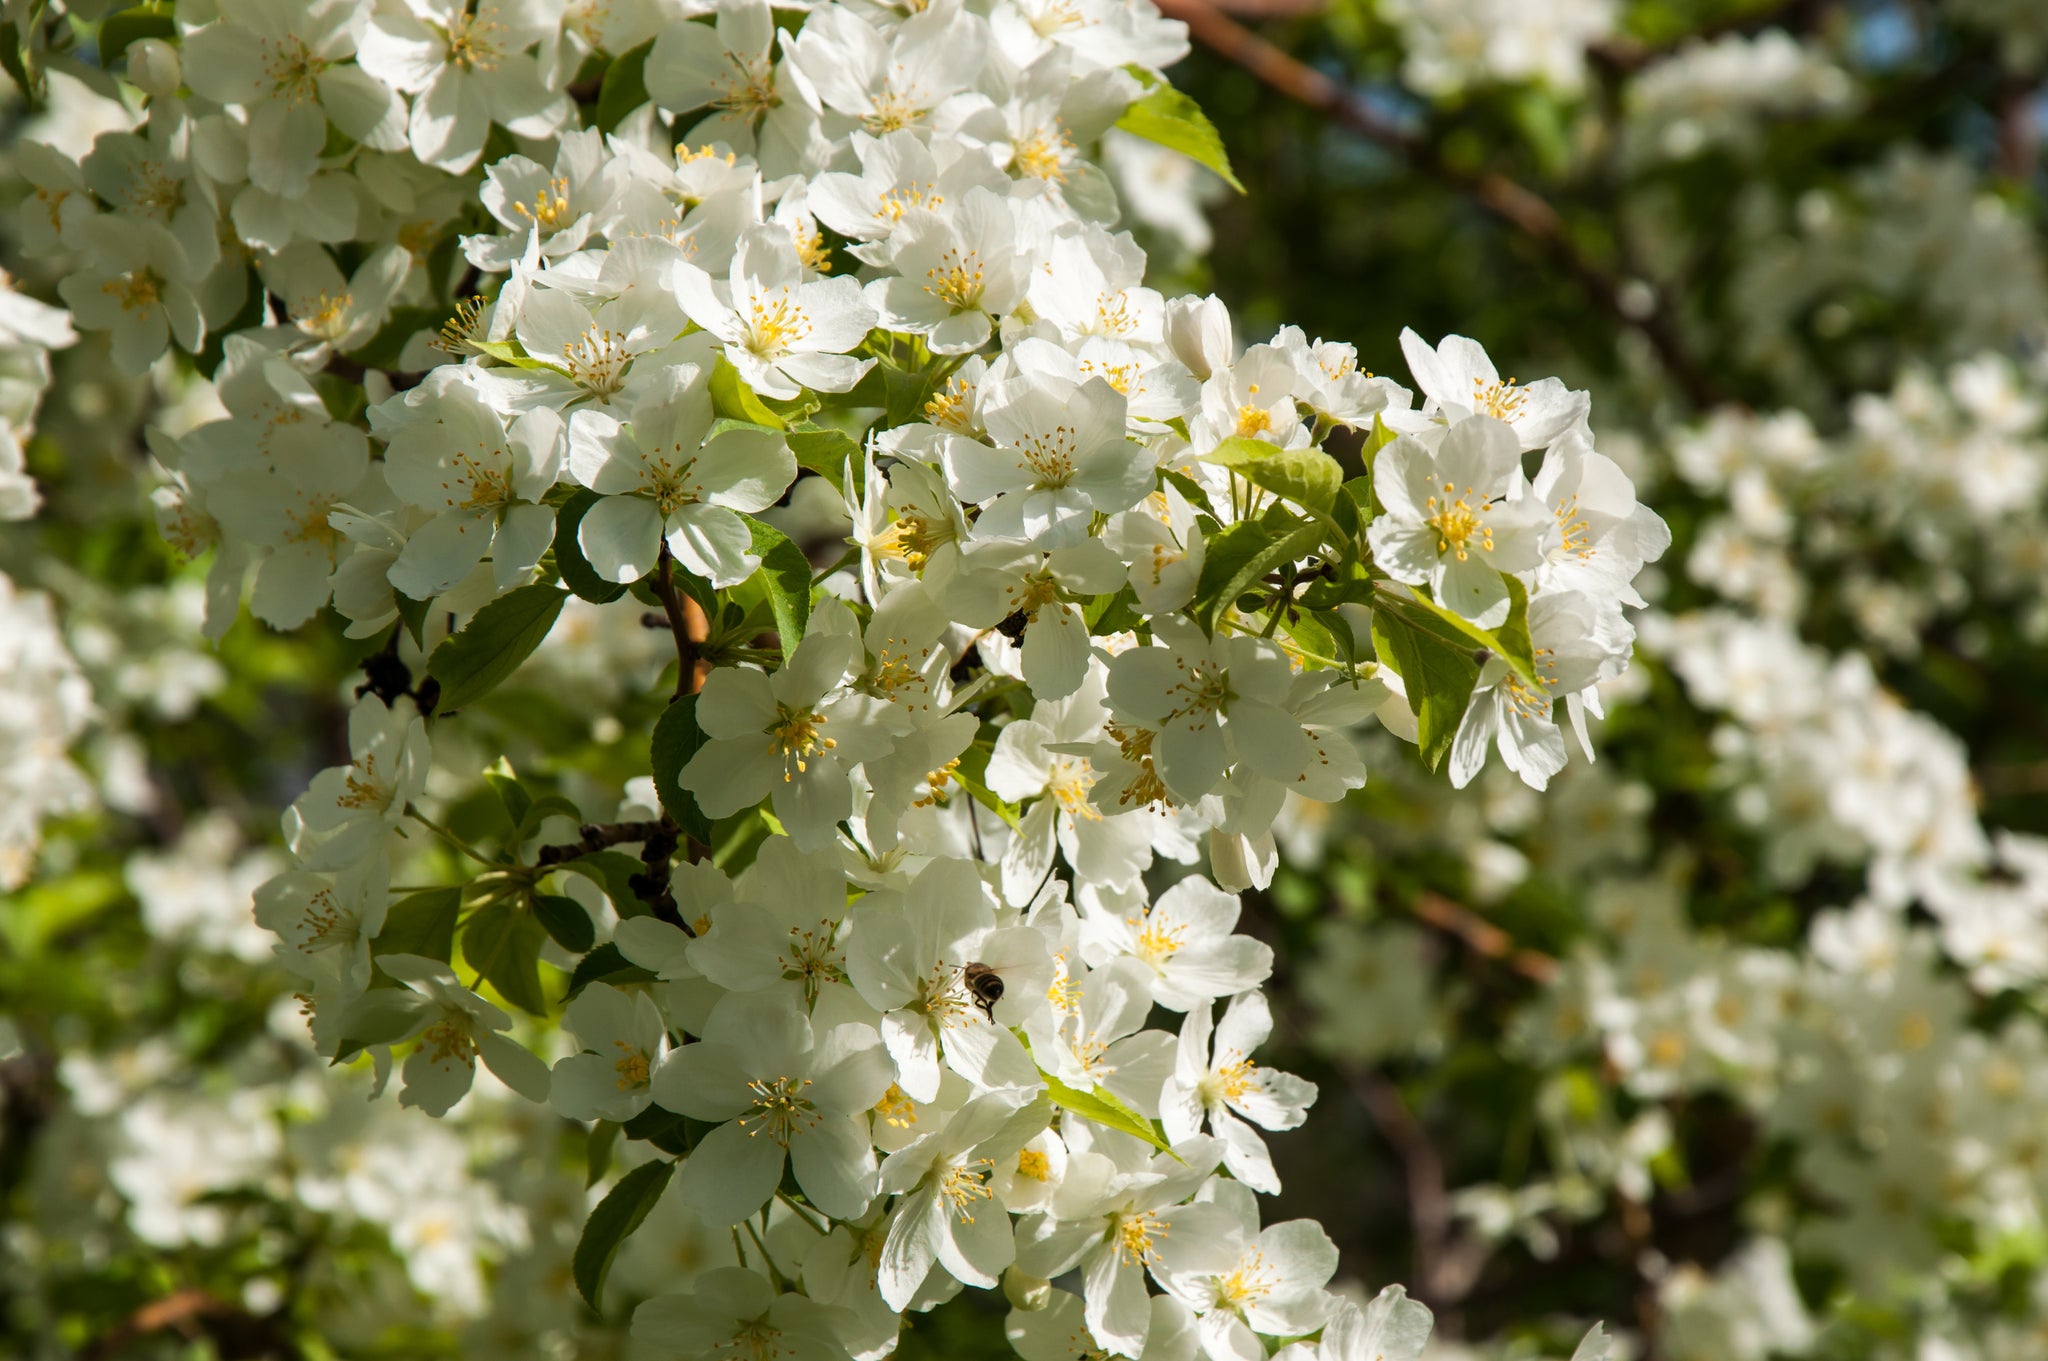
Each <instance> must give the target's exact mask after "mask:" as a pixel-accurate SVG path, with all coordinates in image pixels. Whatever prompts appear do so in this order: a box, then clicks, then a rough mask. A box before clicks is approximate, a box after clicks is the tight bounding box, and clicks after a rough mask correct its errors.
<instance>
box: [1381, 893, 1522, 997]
mask: <svg viewBox="0 0 2048 1361" xmlns="http://www.w3.org/2000/svg"><path fill="white" fill-rule="evenodd" d="M1409 906H1410V908H1411V909H1412V910H1413V911H1414V913H1415V915H1416V916H1418V917H1420V918H1422V919H1423V920H1424V921H1426V922H1428V923H1429V924H1430V925H1431V926H1434V927H1436V928H1438V929H1439V930H1443V931H1448V932H1450V933H1451V934H1452V935H1454V936H1456V937H1457V938H1458V939H1459V940H1461V941H1463V942H1464V943H1465V944H1466V945H1467V946H1468V947H1469V948H1470V949H1472V950H1473V951H1475V952H1476V953H1478V954H1482V955H1485V956H1486V957H1487V958H1488V959H1498V960H1500V961H1501V962H1503V963H1505V964H1506V965H1507V966H1508V967H1509V968H1510V969H1513V970H1514V971H1515V972H1516V973H1518V974H1520V975H1522V977H1524V978H1526V979H1528V980H1529V981H1530V982H1532V983H1549V982H1551V981H1553V980H1554V979H1555V978H1556V977H1557V961H1556V960H1555V959H1553V958H1551V957H1550V956H1549V955H1546V954H1544V953H1542V952H1541V951H1538V950H1530V949H1526V948H1524V947H1522V946H1520V945H1517V944H1516V943H1515V938H1514V937H1513V936H1511V935H1509V934H1508V933H1507V932H1505V931H1503V930H1501V929H1500V928H1499V927H1498V926H1495V925H1494V924H1493V923H1492V922H1490V921H1488V920H1487V919H1486V918H1484V917H1482V916H1480V915H1479V914H1478V913H1477V912H1474V911H1473V910H1472V909H1471V908H1469V907H1466V906H1465V905H1464V904H1462V903H1454V902H1452V901H1451V900H1450V899H1449V898H1446V897H1444V896H1443V895H1442V894H1440V893H1420V894H1417V895H1416V898H1415V901H1414V902H1413V903H1411V904H1410V905H1409Z"/></svg>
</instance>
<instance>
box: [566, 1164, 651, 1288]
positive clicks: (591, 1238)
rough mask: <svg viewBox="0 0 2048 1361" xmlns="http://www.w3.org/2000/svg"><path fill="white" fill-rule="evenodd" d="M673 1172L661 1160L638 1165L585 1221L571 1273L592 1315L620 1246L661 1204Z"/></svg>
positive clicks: (622, 1178)
mask: <svg viewBox="0 0 2048 1361" xmlns="http://www.w3.org/2000/svg"><path fill="white" fill-rule="evenodd" d="M675 1170H676V1165H675V1164H674V1163H672V1162H668V1161H666V1160H664V1159H656V1160H655V1161H654V1162H651V1163H642V1164H640V1166H638V1167H636V1168H634V1169H633V1170H632V1171H631V1172H628V1173H627V1174H626V1175H625V1176H623V1177H620V1178H619V1182H618V1185H616V1186H614V1187H612V1189H611V1190H610V1191H608V1192H606V1193H605V1198H604V1199H603V1200H601V1201H599V1202H598V1205H597V1208H596V1209H595V1210H592V1211H591V1212H590V1218H589V1219H587V1220H585V1221H584V1224H583V1236H582V1237H581V1238H579V1239H577V1240H576V1255H575V1257H574V1258H573V1259H572V1261H571V1271H572V1274H574V1276H575V1277H576V1290H577V1293H579V1294H581V1295H582V1296H583V1302H584V1303H585V1304H588V1305H589V1306H590V1308H591V1311H592V1312H593V1313H599V1312H602V1310H601V1309H600V1308H599V1301H600V1300H601V1299H602V1298H603V1295H604V1282H605V1277H607V1276H609V1275H610V1274H611V1270H612V1261H613V1259H614V1258H616V1257H617V1256H618V1255H619V1245H620V1244H621V1243H624V1242H625V1241H626V1240H627V1239H628V1238H630V1237H631V1236H632V1234H633V1230H635V1229H637V1228H639V1227H640V1225H641V1223H642V1222H643V1221H645V1220H646V1218H647V1216H648V1214H649V1213H650V1212H652V1211H653V1209H654V1207H655V1205H656V1204H657V1203H659V1202H660V1200H661V1193H662V1192H663V1191H666V1190H667V1189H668V1179H669V1177H670V1176H672V1175H673V1174H674V1172H675Z"/></svg>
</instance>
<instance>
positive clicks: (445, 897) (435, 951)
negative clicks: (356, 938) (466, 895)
mask: <svg viewBox="0 0 2048 1361" xmlns="http://www.w3.org/2000/svg"><path fill="white" fill-rule="evenodd" d="M461 915H462V890H461V889H459V888H457V887H455V886H453V885H450V886H449V887H447V888H427V889H421V890H420V891H419V892H418V893H410V894H407V895H406V896H405V897H403V898H400V899H399V900H398V901H397V902H395V903H393V904H392V905H391V908H390V910H389V911H388V912H386V913H385V914H384V929H383V930H382V931H379V932H378V933H377V938H376V939H375V940H373V941H371V942H370V954H371V955H372V956H373V957H374V956H377V955H419V956H420V957H422V958H424V959H438V960H440V961H441V962H442V963H443V964H445V963H447V962H448V961H449V960H450V959H451V958H453V957H454V954H455V922H456V920H457V918H459V917H460V916H461Z"/></svg>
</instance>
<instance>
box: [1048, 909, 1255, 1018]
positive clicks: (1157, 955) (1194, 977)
mask: <svg viewBox="0 0 2048 1361" xmlns="http://www.w3.org/2000/svg"><path fill="white" fill-rule="evenodd" d="M1237 916H1238V900H1237V895H1236V894H1234V893H1225V892H1224V891H1223V890H1222V889H1220V888H1217V887H1216V886H1215V885H1214V884H1212V883H1210V882H1209V881H1208V880H1206V879H1204V878H1202V877H1201V876H1200V875H1189V876H1188V877H1187V878H1185V879H1182V880H1181V881H1180V882H1179V883H1177V884H1175V885H1174V886H1173V887H1172V888H1169V889H1168V890H1166V892H1164V893H1162V894H1160V895H1159V899H1158V901H1157V902H1154V903H1151V904H1150V905H1149V906H1148V905H1147V904H1146V902H1145V891H1144V888H1143V886H1142V885H1138V886H1134V887H1133V888H1132V889H1130V890H1129V891H1127V892H1123V893H1118V892H1106V891H1100V890H1098V889H1096V888H1095V887H1094V886H1092V885H1089V886H1085V891H1084V892H1083V893H1082V894H1081V953H1082V957H1083V958H1085V959H1086V960H1087V961H1088V962H1089V963H1090V964H1091V965H1094V966H1095V967H1097V968H1100V967H1102V966H1104V965H1106V964H1108V963H1109V962H1110V961H1111V960H1113V959H1115V958H1117V957H1118V956H1120V955H1128V956H1130V957H1131V958H1133V959H1135V960H1137V961H1138V962H1139V963H1141V964H1143V965H1145V966H1146V968H1147V970H1148V971H1149V974H1150V984H1149V986H1150V988H1151V993H1152V1000H1153V1001H1155V1002H1157V1003H1158V1004H1159V1005H1160V1006H1163V1007H1167V1008H1169V1009H1171V1010H1173V1011H1188V1010H1191V1009H1193V1008H1194V1007H1197V1006H1201V1005H1203V1004H1204V1003H1207V1002H1211V1001H1214V1000H1215V999H1217V998H1219V997H1230V996H1233V995H1235V994H1237V993H1240V992H1243V991H1245V990H1247V989H1249V988H1255V987H1257V986H1258V985H1259V984H1260V983H1261V982H1263V981H1264V980H1265V979H1266V977H1267V976H1268V975H1270V974H1271V973H1272V972H1273V951H1272V949H1271V947H1269V946H1267V945H1266V944H1264V943H1263V942H1261V941H1256V940H1253V939H1252V938H1251V937H1250V936H1240V935H1234V934H1232V931H1233V928H1235V927H1236V925H1237Z"/></svg>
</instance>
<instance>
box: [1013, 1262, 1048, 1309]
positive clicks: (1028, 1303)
mask: <svg viewBox="0 0 2048 1361" xmlns="http://www.w3.org/2000/svg"><path fill="white" fill-rule="evenodd" d="M1003 1298H1005V1299H1007V1300H1009V1302H1010V1305H1011V1307H1012V1308H1016V1309H1023V1310H1026V1311H1036V1310H1039V1309H1043V1308H1045V1306H1046V1305H1048V1304H1050V1303H1052V1282H1051V1281H1048V1280H1046V1279H1045V1278H1044V1277H1042V1276H1027V1275H1025V1274H1024V1273H1023V1272H1021V1271H1019V1270H1017V1268H1015V1267H1011V1268H1010V1269H1009V1270H1007V1271H1005V1272H1004V1273H1003Z"/></svg>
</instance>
